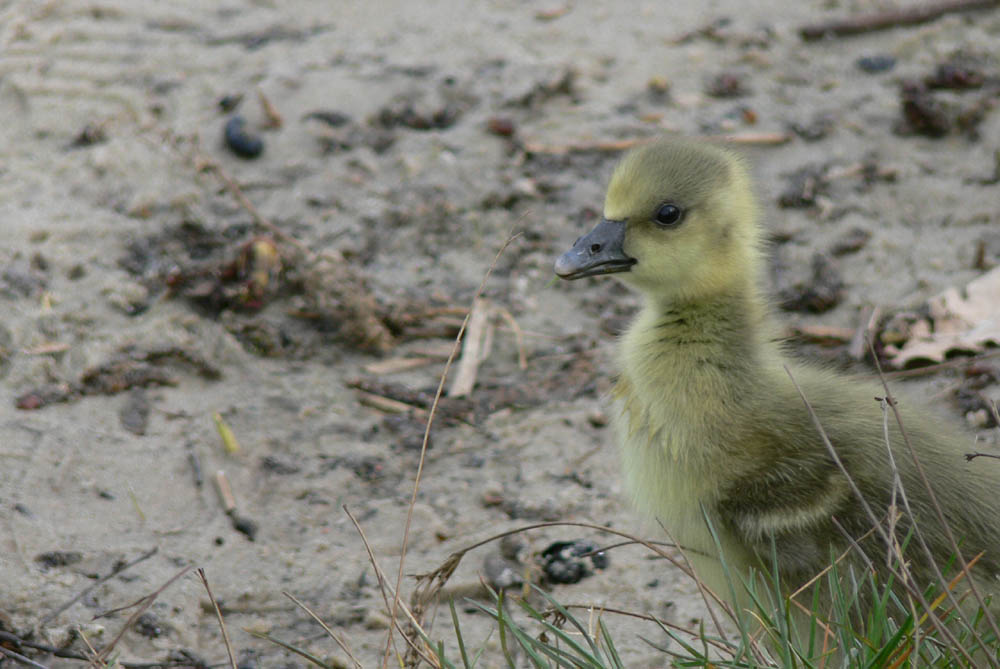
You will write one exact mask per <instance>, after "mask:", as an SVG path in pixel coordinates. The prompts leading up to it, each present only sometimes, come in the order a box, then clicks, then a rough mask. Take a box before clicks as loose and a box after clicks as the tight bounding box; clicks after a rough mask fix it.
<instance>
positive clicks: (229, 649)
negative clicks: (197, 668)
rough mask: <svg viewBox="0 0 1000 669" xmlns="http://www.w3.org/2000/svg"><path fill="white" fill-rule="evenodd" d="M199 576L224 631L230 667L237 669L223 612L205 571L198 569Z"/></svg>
mask: <svg viewBox="0 0 1000 669" xmlns="http://www.w3.org/2000/svg"><path fill="white" fill-rule="evenodd" d="M198 576H199V577H201V582H202V583H203V584H204V585H205V590H206V591H207V592H208V598H209V599H210V600H212V607H213V608H214V609H215V617H216V618H217V619H218V620H219V627H220V628H221V629H222V640H223V641H224V642H225V644H226V652H227V653H229V666H231V667H232V668H233V669H237V667H236V658H235V657H234V656H233V644H231V643H230V642H229V632H227V631H226V623H225V622H223V620H222V611H220V610H219V603H218V602H216V601H215V595H213V594H212V588H210V587H209V586H208V577H207V576H205V570H204V569H202V568H201V567H198Z"/></svg>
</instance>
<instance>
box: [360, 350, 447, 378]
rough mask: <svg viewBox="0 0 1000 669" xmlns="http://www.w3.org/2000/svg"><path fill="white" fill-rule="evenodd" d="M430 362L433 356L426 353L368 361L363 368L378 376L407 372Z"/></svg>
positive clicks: (432, 360)
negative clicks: (410, 356) (418, 355)
mask: <svg viewBox="0 0 1000 669" xmlns="http://www.w3.org/2000/svg"><path fill="white" fill-rule="evenodd" d="M432 362H434V358H431V357H429V356H426V355H425V356H420V357H416V358H406V357H404V358H389V359H388V360H379V361H378V362H372V363H369V364H367V365H365V366H364V370H365V371H366V372H367V373H369V374H375V375H377V376H380V375H383V374H396V373H398V372H407V371H409V370H411V369H418V368H420V367H426V366H427V365H429V364H431V363H432Z"/></svg>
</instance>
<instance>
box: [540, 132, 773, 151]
mask: <svg viewBox="0 0 1000 669" xmlns="http://www.w3.org/2000/svg"><path fill="white" fill-rule="evenodd" d="M656 139H657V137H638V138H634V139H614V140H594V141H580V142H570V143H568V144H541V143H537V142H525V144H524V150H525V151H526V152H527V153H539V154H546V155H552V156H561V155H565V154H567V153H587V152H602V151H603V152H609V153H614V152H617V151H627V150H628V149H632V148H635V147H637V146H642V145H643V144H649V143H650V142H653V141H655V140H656ZM701 139H704V140H707V141H713V142H722V143H724V144H742V145H760V146H776V145H778V144H784V143H785V142H788V141H790V140H791V139H792V136H791V135H790V134H789V133H786V132H747V133H739V134H731V135H703V136H702V137H701Z"/></svg>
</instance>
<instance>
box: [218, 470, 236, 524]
mask: <svg viewBox="0 0 1000 669" xmlns="http://www.w3.org/2000/svg"><path fill="white" fill-rule="evenodd" d="M215 485H216V487H217V488H218V490H219V498H220V499H221V500H222V507H223V508H224V509H225V510H226V513H232V512H233V511H235V510H236V498H235V497H233V489H232V488H230V487H229V479H227V478H226V472H224V471H222V470H221V469H220V470H219V471H217V472H215Z"/></svg>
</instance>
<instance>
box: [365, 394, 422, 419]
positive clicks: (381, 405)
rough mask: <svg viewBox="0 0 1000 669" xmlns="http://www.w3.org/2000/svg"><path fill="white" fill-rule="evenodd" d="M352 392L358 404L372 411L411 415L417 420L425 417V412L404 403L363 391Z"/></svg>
mask: <svg viewBox="0 0 1000 669" xmlns="http://www.w3.org/2000/svg"><path fill="white" fill-rule="evenodd" d="M354 392H356V393H357V394H358V401H359V402H361V403H362V404H364V405H365V406H367V407H371V408H372V409H378V410H379V411H384V412H385V413H412V414H413V415H414V416H416V417H418V418H425V417H426V416H427V412H426V411H424V410H423V409H421V408H419V407H415V406H413V405H412V404H407V403H406V402H400V401H399V400H394V399H392V398H390V397H383V396H382V395H376V394H374V393H369V392H365V391H364V390H355V391H354Z"/></svg>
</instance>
